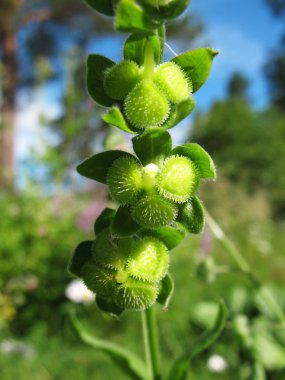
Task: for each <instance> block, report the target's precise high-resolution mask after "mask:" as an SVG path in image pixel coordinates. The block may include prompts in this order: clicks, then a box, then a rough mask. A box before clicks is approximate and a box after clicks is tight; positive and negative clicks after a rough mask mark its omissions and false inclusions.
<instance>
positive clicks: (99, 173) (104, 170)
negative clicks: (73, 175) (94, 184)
mask: <svg viewBox="0 0 285 380" xmlns="http://www.w3.org/2000/svg"><path fill="white" fill-rule="evenodd" d="M124 156H128V157H133V158H134V156H133V155H131V154H130V153H128V152H124V151H122V150H108V151H106V152H102V153H98V154H95V155H94V156H92V157H90V158H88V159H87V160H85V161H83V162H82V163H81V164H80V165H78V166H77V171H78V173H79V174H81V175H82V176H83V177H87V178H90V179H93V180H95V181H98V182H102V183H107V174H108V170H109V168H110V166H111V165H112V164H113V162H114V161H115V160H116V159H117V158H120V157H124Z"/></svg>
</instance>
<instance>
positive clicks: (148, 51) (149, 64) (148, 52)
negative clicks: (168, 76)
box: [143, 40, 155, 80]
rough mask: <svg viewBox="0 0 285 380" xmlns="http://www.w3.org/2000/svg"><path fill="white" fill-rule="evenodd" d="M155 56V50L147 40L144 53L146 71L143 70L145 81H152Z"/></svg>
mask: <svg viewBox="0 0 285 380" xmlns="http://www.w3.org/2000/svg"><path fill="white" fill-rule="evenodd" d="M154 67H155V62H154V56H153V49H152V46H151V44H150V42H149V41H148V40H147V41H146V45H145V51H144V70H143V76H144V78H145V79H149V80H151V79H152V76H153V73H154Z"/></svg>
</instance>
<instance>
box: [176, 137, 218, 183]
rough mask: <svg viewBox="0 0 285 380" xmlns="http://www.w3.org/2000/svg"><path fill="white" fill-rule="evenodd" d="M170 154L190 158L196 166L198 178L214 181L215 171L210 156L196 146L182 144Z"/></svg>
mask: <svg viewBox="0 0 285 380" xmlns="http://www.w3.org/2000/svg"><path fill="white" fill-rule="evenodd" d="M171 154H178V155H181V156H185V157H188V158H190V160H192V161H193V162H194V163H195V165H196V166H197V168H198V170H199V173H200V178H205V179H206V178H208V179H215V178H216V169H215V165H214V162H213V160H212V158H211V156H210V155H209V154H208V153H207V152H206V151H205V150H204V149H203V148H202V147H201V146H200V145H198V144H191V143H189V144H184V145H180V146H178V147H176V148H175V149H173V151H172V152H171Z"/></svg>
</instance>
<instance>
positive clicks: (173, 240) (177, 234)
mask: <svg viewBox="0 0 285 380" xmlns="http://www.w3.org/2000/svg"><path fill="white" fill-rule="evenodd" d="M140 235H141V236H153V237H156V238H158V239H159V240H161V241H162V243H163V244H165V245H166V247H167V248H168V249H169V250H171V249H173V248H175V247H176V246H177V245H178V244H179V243H180V242H181V241H182V240H183V239H184V237H185V235H186V232H185V229H184V228H181V226H180V225H179V224H178V223H176V225H175V226H166V227H161V228H156V229H152V230H148V229H146V228H144V229H142V230H141V231H140Z"/></svg>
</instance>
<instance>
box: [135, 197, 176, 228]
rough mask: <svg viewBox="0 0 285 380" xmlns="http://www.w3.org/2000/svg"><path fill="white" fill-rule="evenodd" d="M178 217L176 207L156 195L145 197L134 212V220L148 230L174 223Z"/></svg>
mask: <svg viewBox="0 0 285 380" xmlns="http://www.w3.org/2000/svg"><path fill="white" fill-rule="evenodd" d="M176 215H177V208H176V206H175V205H174V204H172V203H171V202H169V201H167V200H165V199H162V198H161V197H160V196H159V195H156V194H147V195H145V196H144V197H142V198H141V199H140V200H139V201H138V203H137V204H136V205H135V206H134V207H133V210H132V217H133V218H134V220H135V221H136V222H137V223H138V224H140V225H141V226H142V227H146V228H158V227H163V226H167V225H168V224H170V223H171V222H172V221H174V219H175V218H176Z"/></svg>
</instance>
